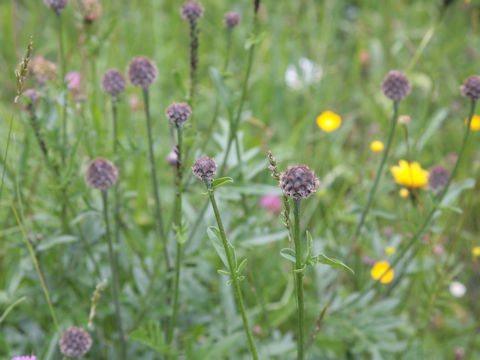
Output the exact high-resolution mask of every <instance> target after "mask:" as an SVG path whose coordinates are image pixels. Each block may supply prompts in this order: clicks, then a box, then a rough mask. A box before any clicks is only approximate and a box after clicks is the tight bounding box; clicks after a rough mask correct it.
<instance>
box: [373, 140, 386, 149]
mask: <svg viewBox="0 0 480 360" xmlns="http://www.w3.org/2000/svg"><path fill="white" fill-rule="evenodd" d="M383 149H384V146H383V143H382V142H381V141H378V140H375V141H372V142H371V143H370V150H372V151H373V152H382V151H383Z"/></svg>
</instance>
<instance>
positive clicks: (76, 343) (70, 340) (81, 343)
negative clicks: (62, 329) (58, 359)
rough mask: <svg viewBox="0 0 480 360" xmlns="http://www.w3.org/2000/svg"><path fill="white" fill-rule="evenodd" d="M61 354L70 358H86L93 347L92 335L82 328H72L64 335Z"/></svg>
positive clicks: (60, 343) (61, 340)
mask: <svg viewBox="0 0 480 360" xmlns="http://www.w3.org/2000/svg"><path fill="white" fill-rule="evenodd" d="M59 345H60V352H61V353H62V354H63V355H65V356H68V357H80V356H84V355H85V354H86V353H87V352H88V351H89V350H90V348H91V347H92V338H91V337H90V334H89V333H88V332H86V331H85V330H83V329H82V328H80V327H72V328H70V329H68V330H67V332H66V333H64V334H63V335H62V338H61V339H60V342H59Z"/></svg>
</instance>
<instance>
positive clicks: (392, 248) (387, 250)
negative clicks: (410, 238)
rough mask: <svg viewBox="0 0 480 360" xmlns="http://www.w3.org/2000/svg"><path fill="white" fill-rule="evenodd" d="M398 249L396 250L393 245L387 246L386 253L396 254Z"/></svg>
mask: <svg viewBox="0 0 480 360" xmlns="http://www.w3.org/2000/svg"><path fill="white" fill-rule="evenodd" d="M396 252H397V251H396V250H395V248H394V247H393V246H387V247H386V248H385V254H387V255H394V254H395V253H396Z"/></svg>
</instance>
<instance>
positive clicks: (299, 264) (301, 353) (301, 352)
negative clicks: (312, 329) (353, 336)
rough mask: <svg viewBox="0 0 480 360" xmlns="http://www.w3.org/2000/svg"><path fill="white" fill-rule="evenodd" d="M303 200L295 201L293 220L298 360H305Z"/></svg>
mask: <svg viewBox="0 0 480 360" xmlns="http://www.w3.org/2000/svg"><path fill="white" fill-rule="evenodd" d="M301 201H302V200H301V199H294V200H293V219H294V222H295V227H294V234H293V241H294V243H295V258H296V262H295V280H296V286H295V287H296V290H297V311H298V319H297V320H298V339H297V360H304V359H305V310H304V309H305V305H304V300H303V276H304V274H303V267H304V264H303V249H302V241H301V239H300V207H301Z"/></svg>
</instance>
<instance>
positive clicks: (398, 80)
mask: <svg viewBox="0 0 480 360" xmlns="http://www.w3.org/2000/svg"><path fill="white" fill-rule="evenodd" d="M382 90H383V94H384V95H385V96H386V97H388V98H389V99H392V100H393V101H400V100H402V99H403V98H404V97H405V96H407V95H408V94H409V93H410V90H411V85H410V81H408V78H407V77H406V76H405V74H404V73H403V72H401V71H398V70H392V71H390V72H389V73H388V75H387V76H386V77H385V79H384V80H383V83H382Z"/></svg>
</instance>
